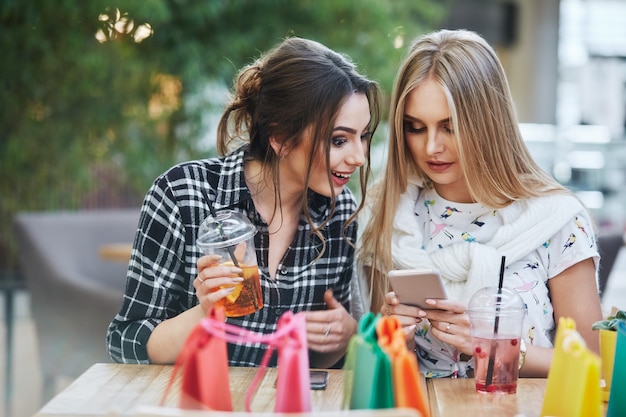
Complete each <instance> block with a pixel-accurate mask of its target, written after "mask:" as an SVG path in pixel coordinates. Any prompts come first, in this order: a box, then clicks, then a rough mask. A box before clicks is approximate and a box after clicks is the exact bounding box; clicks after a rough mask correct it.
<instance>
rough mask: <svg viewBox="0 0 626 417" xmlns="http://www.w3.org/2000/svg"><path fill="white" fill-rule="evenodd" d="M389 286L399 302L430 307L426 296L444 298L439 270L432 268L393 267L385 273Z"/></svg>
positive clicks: (425, 307)
mask: <svg viewBox="0 0 626 417" xmlns="http://www.w3.org/2000/svg"><path fill="white" fill-rule="evenodd" d="M387 276H388V277H389V282H390V283H391V288H392V289H393V291H394V292H395V293H396V296H397V297H398V300H399V301H400V303H401V304H407V305H410V306H415V307H419V308H421V309H424V310H426V309H432V308H433V307H432V306H429V305H428V304H426V302H425V300H426V299H427V298H432V299H444V300H445V299H446V298H448V296H447V295H446V289H445V287H444V286H443V281H442V280H441V275H440V274H439V271H437V270H434V269H394V270H392V271H389V273H388V274H387Z"/></svg>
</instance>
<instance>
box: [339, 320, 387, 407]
mask: <svg viewBox="0 0 626 417" xmlns="http://www.w3.org/2000/svg"><path fill="white" fill-rule="evenodd" d="M380 318H381V316H380V314H377V315H374V313H372V312H369V313H368V314H366V315H365V316H363V317H362V318H361V320H360V321H359V328H358V333H357V334H356V335H354V336H352V338H351V339H350V344H349V345H348V352H347V354H346V363H345V365H344V371H345V372H344V378H345V380H344V407H347V408H350V409H352V410H357V409H380V408H393V407H394V396H393V379H392V375H391V359H390V357H389V356H388V355H387V353H385V352H384V351H383V350H382V348H381V347H380V346H379V345H378V339H377V336H376V323H377V322H378V320H380Z"/></svg>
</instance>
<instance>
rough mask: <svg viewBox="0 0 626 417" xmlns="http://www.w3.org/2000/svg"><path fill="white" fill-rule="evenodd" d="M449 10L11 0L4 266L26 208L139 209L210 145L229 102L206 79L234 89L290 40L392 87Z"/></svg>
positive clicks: (395, 1) (0, 148) (7, 8)
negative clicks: (408, 57)
mask: <svg viewBox="0 0 626 417" xmlns="http://www.w3.org/2000/svg"><path fill="white" fill-rule="evenodd" d="M444 9H445V7H444V5H443V3H442V2H440V1H438V0H392V1H387V0H359V1H348V0H345V1H343V0H301V1H289V0H264V1H261V0H256V1H254V0H230V1H229V0H135V1H112V0H88V1H83V0H55V1H48V0H30V1H23V0H2V2H0V51H1V54H2V61H3V64H2V65H0V83H1V89H0V109H1V110H0V127H1V129H0V233H1V234H0V268H2V267H3V266H4V267H6V265H7V264H11V261H10V260H11V259H12V258H13V257H12V256H11V252H12V251H13V250H14V249H13V246H14V243H13V239H12V237H11V236H12V233H11V222H12V218H13V215H14V214H15V213H16V212H17V211H23V210H53V209H78V208H85V207H110V206H125V205H126V206H128V205H132V206H138V205H139V204H140V202H141V198H142V197H143V194H144V193H145V191H146V190H147V188H148V187H149V185H150V183H151V181H152V180H153V179H154V178H155V177H156V176H157V175H158V174H160V173H161V172H162V171H164V170H165V169H167V168H168V167H169V166H171V165H172V164H174V163H176V162H179V161H182V160H186V159H192V158H198V157H205V156H209V155H212V154H213V153H214V151H213V150H212V149H211V148H210V146H207V144H206V141H203V140H201V138H202V137H203V136H205V135H206V131H205V130H206V115H207V114H211V113H213V114H215V113H216V112H219V110H220V109H219V103H220V102H221V101H220V100H223V98H220V97H216V95H218V93H216V92H215V91H221V90H220V89H215V88H213V89H211V88H208V87H209V86H215V85H222V86H224V87H230V84H231V83H232V79H233V76H234V75H235V73H236V71H237V69H238V68H240V67H241V66H243V65H245V64H247V63H249V62H250V61H251V60H252V59H254V58H256V57H257V56H258V55H259V54H260V52H261V51H264V50H266V49H268V48H269V47H271V46H273V45H274V44H276V43H277V42H279V41H280V40H281V39H282V38H284V37H285V36H288V35H296V36H302V37H309V38H312V39H316V40H318V41H320V42H322V43H324V44H326V45H328V46H329V47H331V48H333V49H336V50H338V51H341V52H344V53H346V54H348V55H350V56H351V57H352V58H353V60H354V61H355V62H356V63H357V64H358V66H359V68H360V69H361V71H362V72H364V73H366V74H367V75H368V76H369V77H371V78H375V79H377V80H379V81H380V83H381V84H382V86H383V88H384V90H385V91H386V92H387V93H389V92H390V90H391V85H392V82H393V77H394V75H395V72H396V70H397V67H398V64H399V61H400V59H401V57H402V55H403V54H404V52H405V50H406V46H407V44H408V43H409V42H410V40H411V39H412V38H413V37H415V36H417V35H419V34H421V33H423V32H425V31H427V30H430V28H432V27H434V25H435V24H436V22H437V21H440V20H441V19H442V18H443V17H444V13H445V10H444ZM222 96H223V95H222ZM103 189H106V190H108V191H107V192H108V194H106V196H108V197H105V198H100V199H98V198H97V196H98V195H99V194H98V193H99V190H100V191H101V190H103ZM112 196H116V198H112ZM120 196H122V197H120ZM9 266H10V265H9Z"/></svg>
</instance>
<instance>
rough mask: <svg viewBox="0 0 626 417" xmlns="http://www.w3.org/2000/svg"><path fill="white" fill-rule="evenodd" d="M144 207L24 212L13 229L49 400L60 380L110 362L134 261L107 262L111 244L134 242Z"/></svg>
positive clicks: (17, 218)
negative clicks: (109, 337)
mask: <svg viewBox="0 0 626 417" xmlns="http://www.w3.org/2000/svg"><path fill="white" fill-rule="evenodd" d="M138 222H139V208H137V209H123V210H104V211H101V210H94V211H76V212H42V213H20V214H18V215H17V216H16V219H15V222H14V225H15V231H16V236H17V239H18V250H19V256H20V262H21V266H22V271H23V274H24V276H25V278H26V286H27V289H28V291H29V294H30V304H31V310H32V316H33V319H34V322H35V329H36V337H37V343H38V349H39V359H40V366H41V371H42V376H43V384H44V386H43V398H44V401H47V400H49V399H50V398H51V397H52V396H53V395H54V394H55V391H56V382H57V378H58V377H69V378H75V377H77V376H78V375H80V374H81V373H82V372H83V371H85V370H86V369H87V368H88V367H89V366H90V365H92V364H93V363H96V362H111V359H110V357H109V355H108V353H107V351H106V346H105V336H106V330H107V327H108V325H109V323H110V322H111V320H112V319H113V316H114V315H115V313H117V312H118V311H119V309H120V306H121V303H122V297H123V293H124V288H125V282H126V270H127V268H128V263H127V262H119V261H117V262H116V261H110V260H104V259H101V258H100V257H99V254H98V251H99V248H100V247H101V246H102V245H104V244H113V243H131V242H132V241H133V238H134V235H135V231H136V229H137V225H138Z"/></svg>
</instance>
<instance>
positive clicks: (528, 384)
mask: <svg viewBox="0 0 626 417" xmlns="http://www.w3.org/2000/svg"><path fill="white" fill-rule="evenodd" d="M546 381H547V380H546V379H543V378H537V379H535V378H520V379H519V380H518V381H517V384H518V385H517V393H516V394H513V395H507V394H496V395H490V394H479V393H477V392H476V390H475V387H474V380H473V379H466V378H456V379H453V378H438V379H429V380H428V381H427V383H426V386H427V389H428V401H429V403H430V409H431V413H432V417H447V416H466V417H469V416H483V417H486V416H498V417H509V416H510V417H513V416H516V415H523V416H525V417H538V416H540V415H541V406H542V404H543V394H544V392H545V388H546Z"/></svg>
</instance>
